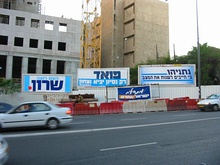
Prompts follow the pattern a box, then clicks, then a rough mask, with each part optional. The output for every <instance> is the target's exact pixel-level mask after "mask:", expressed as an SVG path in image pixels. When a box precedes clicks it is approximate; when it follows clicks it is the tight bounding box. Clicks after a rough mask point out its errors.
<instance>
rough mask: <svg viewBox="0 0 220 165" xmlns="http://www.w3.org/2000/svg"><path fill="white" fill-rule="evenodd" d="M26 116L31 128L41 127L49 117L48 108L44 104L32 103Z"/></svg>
mask: <svg viewBox="0 0 220 165" xmlns="http://www.w3.org/2000/svg"><path fill="white" fill-rule="evenodd" d="M28 115H29V119H30V120H32V121H33V123H32V126H43V125H45V124H46V121H47V119H48V118H49V117H50V107H49V106H48V105H47V104H45V103H33V104H32V105H31V109H30V113H29V114H28Z"/></svg>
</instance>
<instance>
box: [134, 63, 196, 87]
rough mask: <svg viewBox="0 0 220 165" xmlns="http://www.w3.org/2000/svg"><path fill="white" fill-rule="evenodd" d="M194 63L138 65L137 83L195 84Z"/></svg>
mask: <svg viewBox="0 0 220 165" xmlns="http://www.w3.org/2000/svg"><path fill="white" fill-rule="evenodd" d="M195 72H196V71H195V65H194V64H170V65H139V66H138V77H139V78H138V83H139V84H140V85H144V84H179V85H180V84H182V85H183V84H184V85H195V84H196V73H195Z"/></svg>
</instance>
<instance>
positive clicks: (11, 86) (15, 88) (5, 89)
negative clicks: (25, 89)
mask: <svg viewBox="0 0 220 165" xmlns="http://www.w3.org/2000/svg"><path fill="white" fill-rule="evenodd" d="M0 91H1V92H2V93H3V94H13V93H15V92H20V91H21V84H20V83H16V82H15V81H14V80H13V79H4V78H1V79H0Z"/></svg>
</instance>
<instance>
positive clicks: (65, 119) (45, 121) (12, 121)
mask: <svg viewBox="0 0 220 165" xmlns="http://www.w3.org/2000/svg"><path fill="white" fill-rule="evenodd" d="M71 121H72V115H71V110H70V108H66V107H58V106H57V105H54V104H52V103H49V102H45V101H34V102H24V103H22V104H20V105H19V106H17V107H14V108H13V109H11V110H9V111H8V112H6V113H3V114H0V128H12V127H33V126H46V127H47V128H49V129H56V128H58V126H60V125H63V124H68V123H70V122H71Z"/></svg>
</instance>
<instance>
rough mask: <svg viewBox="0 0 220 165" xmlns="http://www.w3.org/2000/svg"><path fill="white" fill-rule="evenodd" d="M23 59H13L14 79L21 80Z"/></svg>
mask: <svg viewBox="0 0 220 165" xmlns="http://www.w3.org/2000/svg"><path fill="white" fill-rule="evenodd" d="M21 68H22V57H16V56H14V57H13V62H12V78H18V79H20V78H21V75H22V73H21Z"/></svg>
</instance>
